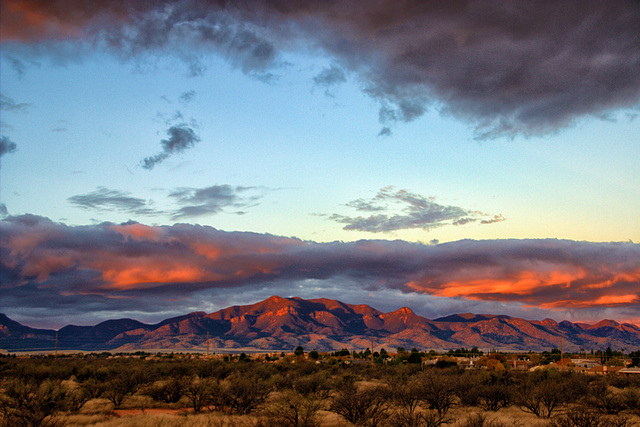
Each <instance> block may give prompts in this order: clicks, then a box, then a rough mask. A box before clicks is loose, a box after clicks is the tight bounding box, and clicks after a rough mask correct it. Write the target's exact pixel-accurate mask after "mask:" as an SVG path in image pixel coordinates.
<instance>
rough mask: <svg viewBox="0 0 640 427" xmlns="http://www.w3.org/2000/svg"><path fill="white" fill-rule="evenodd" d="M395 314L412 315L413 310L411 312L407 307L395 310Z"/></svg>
mask: <svg viewBox="0 0 640 427" xmlns="http://www.w3.org/2000/svg"><path fill="white" fill-rule="evenodd" d="M396 313H398V314H414V313H413V310H411V309H410V308H409V307H402V308H399V309H398V310H396Z"/></svg>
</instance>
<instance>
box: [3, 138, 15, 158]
mask: <svg viewBox="0 0 640 427" xmlns="http://www.w3.org/2000/svg"><path fill="white" fill-rule="evenodd" d="M17 148H18V146H17V145H16V143H15V142H13V141H12V140H11V138H9V137H8V136H0V157H2V156H4V155H5V154H9V153H13V152H15V151H16V150H17Z"/></svg>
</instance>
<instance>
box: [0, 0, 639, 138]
mask: <svg viewBox="0 0 640 427" xmlns="http://www.w3.org/2000/svg"><path fill="white" fill-rule="evenodd" d="M638 28H640V4H639V3H638V2H637V1H632V0H612V1H606V2H604V1H599V0H585V1H574V0H561V1H555V0H553V1H552V0H543V1H538V2H530V1H525V0H517V1H510V2H508V3H507V4H505V2H502V1H498V0H464V1H463V0H460V1H448V2H441V1H431V2H425V1H422V0H408V1H403V2H397V1H391V0H378V1H373V2H357V1H353V2H344V1H338V0H334V1H310V2H291V1H258V0H256V1H246V2H195V1H191V0H182V1H156V2H127V1H124V0H110V1H95V2H51V1H48V0H47V1H45V0H26V1H25V0H6V1H3V2H2V40H3V41H6V42H9V43H13V44H20V43H21V44H23V45H25V44H26V45H30V46H34V45H37V44H39V43H47V44H48V46H51V45H53V44H55V43H54V42H52V41H55V40H57V41H59V43H58V44H59V45H61V46H62V45H63V44H64V43H65V42H69V41H71V42H75V43H78V42H84V43H86V44H87V45H89V46H94V47H103V48H105V49H107V50H111V51H113V52H116V53H117V54H119V55H123V56H124V57H133V56H142V54H145V53H149V52H151V53H153V52H160V51H173V52H174V53H175V54H176V55H178V56H179V57H185V53H184V52H186V51H192V53H191V54H190V55H187V57H188V58H191V59H189V61H191V62H193V58H198V57H199V56H198V55H202V54H206V52H210V51H213V52H215V53H216V54H220V55H223V56H225V57H226V58H227V59H228V60H229V61H230V62H231V63H232V64H233V65H235V66H237V67H239V68H241V69H242V70H243V71H244V72H245V73H248V74H252V75H258V76H262V78H263V79H264V78H267V77H268V76H270V73H269V72H268V69H270V68H273V67H274V66H277V64H279V62H278V61H277V58H278V55H279V53H280V52H290V51H298V50H303V51H308V50H309V49H317V50H318V51H319V52H321V53H322V54H324V55H328V56H329V57H330V58H332V59H333V61H334V63H335V64H336V67H340V69H344V70H347V71H349V72H351V73H353V75H354V76H356V77H357V78H359V79H360V81H361V84H362V87H363V89H364V90H365V92H366V93H367V94H369V95H370V96H371V97H373V98H375V99H376V100H378V101H379V102H380V105H381V114H380V118H381V121H382V122H383V123H392V122H395V121H410V120H415V119H416V118H418V117H420V116H421V115H422V114H424V112H425V111H426V109H427V108H429V106H434V107H435V108H437V109H438V110H440V111H442V112H443V113H445V114H452V115H454V116H456V117H459V118H462V119H464V120H467V121H469V122H471V123H472V124H473V125H474V126H475V129H476V135H477V136H478V137H479V138H491V137H496V136H504V135H506V136H514V135H536V134H544V133H548V132H553V131H555V130H557V129H559V128H562V127H564V126H568V125H570V124H572V123H574V122H575V121H576V120H577V119H579V118H581V117H583V116H588V115H601V114H606V113H608V112H610V111H613V110H615V109H619V108H627V107H632V106H634V105H637V104H638V102H639V100H640V33H639V32H638V30H637V29H638ZM188 58H187V59H188ZM196 63H198V61H196ZM196 68H197V67H196ZM196 74H197V73H196ZM326 78H329V80H331V78H332V77H331V75H329V74H327V75H326V76H325V81H327V80H326Z"/></svg>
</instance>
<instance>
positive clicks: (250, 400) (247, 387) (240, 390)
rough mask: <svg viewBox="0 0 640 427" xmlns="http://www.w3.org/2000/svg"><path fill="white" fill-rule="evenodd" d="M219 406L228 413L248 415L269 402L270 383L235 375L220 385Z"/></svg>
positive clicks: (256, 378) (257, 378)
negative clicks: (265, 402) (266, 401)
mask: <svg viewBox="0 0 640 427" xmlns="http://www.w3.org/2000/svg"><path fill="white" fill-rule="evenodd" d="M220 386H221V387H220V392H219V396H218V400H217V404H218V406H219V407H220V408H221V409H223V410H224V411H226V412H228V413H235V414H241V415H244V414H248V413H250V412H251V411H253V410H255V409H258V407H260V405H262V404H263V403H264V401H265V400H267V397H268V396H269V393H270V392H271V389H272V386H271V384H270V383H268V382H266V381H264V380H262V379H260V378H259V377H255V376H254V377H252V376H247V375H233V376H231V377H229V378H228V379H227V380H226V381H225V382H224V383H221V384H220Z"/></svg>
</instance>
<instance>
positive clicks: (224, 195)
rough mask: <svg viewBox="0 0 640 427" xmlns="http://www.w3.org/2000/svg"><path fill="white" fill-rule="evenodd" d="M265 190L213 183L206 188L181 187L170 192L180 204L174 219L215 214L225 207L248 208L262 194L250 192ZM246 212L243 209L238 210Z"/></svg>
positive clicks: (254, 203)
mask: <svg viewBox="0 0 640 427" xmlns="http://www.w3.org/2000/svg"><path fill="white" fill-rule="evenodd" d="M255 191H264V189H259V188H256V187H233V186H230V185H226V184H225V185H213V186H211V187H206V188H180V189H177V190H175V191H173V192H172V193H171V194H169V197H172V198H174V199H175V200H176V201H177V202H178V203H179V204H180V205H183V206H182V207H181V208H180V209H178V210H177V211H175V212H174V214H173V219H183V218H194V217H198V216H203V215H214V214H217V213H219V212H222V211H223V210H224V209H225V208H233V209H246V208H248V207H252V206H255V205H256V204H257V201H258V200H259V199H260V198H261V197H262V195H261V194H253V195H251V194H249V195H247V196H245V195H244V194H246V193H248V192H249V193H251V192H254V193H255ZM235 213H237V214H244V213H245V212H243V211H236V212H235Z"/></svg>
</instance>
